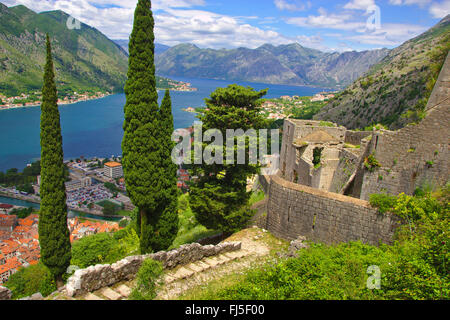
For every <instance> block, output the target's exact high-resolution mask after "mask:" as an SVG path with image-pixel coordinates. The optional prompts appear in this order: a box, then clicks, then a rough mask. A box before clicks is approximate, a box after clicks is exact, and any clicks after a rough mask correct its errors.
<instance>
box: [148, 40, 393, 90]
mask: <svg viewBox="0 0 450 320" xmlns="http://www.w3.org/2000/svg"><path fill="white" fill-rule="evenodd" d="M388 53H389V50H388V49H379V50H370V51H362V52H356V51H352V52H343V53H337V52H333V53H326V52H321V51H319V50H315V49H309V48H305V47H303V46H301V45H300V44H298V43H293V44H289V45H280V46H273V45H271V44H265V45H263V46H261V47H259V48H256V49H248V48H237V49H221V50H214V49H201V48H199V47H197V46H195V45H193V44H180V45H177V46H174V47H172V48H170V49H168V50H165V51H164V52H162V53H160V54H158V55H157V56H156V58H155V65H156V71H157V73H158V74H161V75H165V76H189V77H198V78H210V79H221V80H233V81H234V80H235V81H251V82H262V83H272V84H289V85H310V86H322V87H331V88H341V87H344V86H346V85H348V84H350V83H352V82H353V81H355V80H356V79H357V78H359V77H360V76H361V75H362V74H364V73H365V72H366V71H367V70H369V68H370V67H371V66H373V65H374V64H376V63H378V62H380V61H381V60H382V59H383V58H384V57H385V56H386V55H387V54H388Z"/></svg>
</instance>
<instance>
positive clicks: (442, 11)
mask: <svg viewBox="0 0 450 320" xmlns="http://www.w3.org/2000/svg"><path fill="white" fill-rule="evenodd" d="M430 14H431V15H432V16H433V17H434V18H438V19H442V18H444V17H445V16H446V15H448V14H450V0H444V1H442V2H434V3H433V4H432V5H431V6H430Z"/></svg>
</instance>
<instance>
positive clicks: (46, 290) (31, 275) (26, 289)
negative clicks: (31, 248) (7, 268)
mask: <svg viewBox="0 0 450 320" xmlns="http://www.w3.org/2000/svg"><path fill="white" fill-rule="evenodd" d="M5 286H6V287H7V288H9V289H10V290H11V291H12V293H13V299H20V298H24V297H28V296H31V295H32V294H35V293H37V292H40V293H41V294H42V295H43V296H44V297H46V296H48V295H50V294H51V293H52V292H54V291H56V290H57V287H56V283H55V280H54V278H53V277H52V275H51V274H50V271H49V270H48V269H47V267H46V266H44V265H43V264H42V263H38V264H36V265H32V266H29V267H26V268H20V269H19V270H18V271H17V272H16V273H14V274H13V275H11V276H10V277H9V279H8V282H7V283H6V284H5Z"/></svg>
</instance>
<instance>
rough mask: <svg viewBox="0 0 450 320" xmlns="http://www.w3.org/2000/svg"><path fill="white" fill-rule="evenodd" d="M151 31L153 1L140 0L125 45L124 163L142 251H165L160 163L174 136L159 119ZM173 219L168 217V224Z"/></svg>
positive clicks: (163, 182)
mask: <svg viewBox="0 0 450 320" xmlns="http://www.w3.org/2000/svg"><path fill="white" fill-rule="evenodd" d="M153 29H154V20H153V15H152V11H151V2H150V1H149V0H139V1H138V4H137V7H136V10H135V13H134V25H133V31H132V33H131V37H130V43H129V52H130V56H129V60H128V63H129V67H128V80H127V82H126V85H125V94H126V104H125V108H124V111H125V121H124V126H123V128H124V131H125V133H124V137H123V141H122V154H123V161H122V164H123V169H124V175H125V180H126V185H127V192H128V194H129V196H130V199H131V200H132V202H133V203H134V205H136V206H137V207H138V208H139V215H138V226H139V229H140V230H139V231H140V249H141V253H149V252H152V251H154V250H157V249H166V248H167V247H168V246H170V244H171V243H169V242H170V241H169V240H163V239H162V238H166V237H167V232H166V231H165V230H166V227H167V224H166V223H165V222H164V221H165V219H166V218H165V217H169V216H170V215H169V214H164V212H166V211H167V210H169V209H168V206H167V205H164V203H163V202H165V201H166V200H167V198H168V196H167V195H166V194H168V193H170V192H168V191H167V188H168V184H167V181H166V180H165V179H166V177H167V173H166V172H165V168H164V166H163V164H162V159H163V157H164V152H163V150H164V148H163V145H165V143H164V141H165V139H170V137H171V134H172V132H171V133H170V135H169V136H168V137H167V136H165V133H164V132H165V131H163V130H162V129H161V123H160V122H159V120H160V117H161V115H160V112H159V106H158V94H157V91H156V80H155V64H154V51H155V45H154V40H155V37H154V34H153ZM169 102H170V101H169ZM172 122H173V119H172ZM172 128H173V123H172ZM175 186H176V181H175ZM175 211H176V209H175ZM172 220H173V219H172V218H168V220H167V221H172ZM163 226H164V228H163ZM168 230H172V228H169V229H168ZM175 233H176V232H175ZM172 236H173V235H170V237H172ZM158 243H160V244H161V245H158Z"/></svg>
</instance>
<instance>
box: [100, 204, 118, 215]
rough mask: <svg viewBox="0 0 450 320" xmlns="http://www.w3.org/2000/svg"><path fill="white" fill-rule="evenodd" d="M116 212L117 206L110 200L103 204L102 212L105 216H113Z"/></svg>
mask: <svg viewBox="0 0 450 320" xmlns="http://www.w3.org/2000/svg"><path fill="white" fill-rule="evenodd" d="M117 212H118V207H117V205H115V204H114V203H112V202H109V201H106V202H105V203H104V205H103V214H104V215H105V216H113V215H116V214H117Z"/></svg>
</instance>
